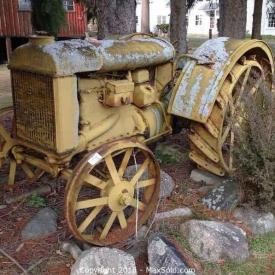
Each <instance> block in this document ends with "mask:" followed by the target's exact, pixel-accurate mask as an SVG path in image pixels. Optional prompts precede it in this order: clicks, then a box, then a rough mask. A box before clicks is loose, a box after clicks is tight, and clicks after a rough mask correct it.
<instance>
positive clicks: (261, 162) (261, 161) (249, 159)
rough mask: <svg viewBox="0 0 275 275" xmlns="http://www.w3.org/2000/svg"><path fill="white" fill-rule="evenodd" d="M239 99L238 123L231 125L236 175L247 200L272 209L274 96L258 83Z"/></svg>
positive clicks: (274, 201) (274, 199)
mask: <svg viewBox="0 0 275 275" xmlns="http://www.w3.org/2000/svg"><path fill="white" fill-rule="evenodd" d="M256 79H257V78H256ZM242 102H243V104H242V110H241V112H242V114H241V115H239V116H238V117H239V118H241V122H242V123H241V127H236V129H235V136H236V138H235V140H237V141H236V148H235V150H234V153H235V158H236V161H235V163H236V164H237V166H238V167H237V168H238V171H237V174H236V176H237V178H238V179H239V181H240V182H241V183H242V184H243V191H244V193H245V195H246V200H247V201H248V202H251V203H253V204H256V205H258V206H259V207H261V208H263V209H264V210H271V209H275V184H274V183H275V119H274V118H275V96H274V93H272V92H271V91H270V88H268V87H267V84H265V83H262V84H261V86H260V89H259V91H258V92H257V94H256V95H251V94H249V93H246V95H245V97H243V100H242Z"/></svg>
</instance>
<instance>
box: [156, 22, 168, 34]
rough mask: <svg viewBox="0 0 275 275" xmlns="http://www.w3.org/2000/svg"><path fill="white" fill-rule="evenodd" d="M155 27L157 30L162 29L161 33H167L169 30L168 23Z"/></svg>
mask: <svg viewBox="0 0 275 275" xmlns="http://www.w3.org/2000/svg"><path fill="white" fill-rule="evenodd" d="M156 27H157V29H158V30H160V31H162V32H163V33H168V31H169V24H159V25H157V26H156Z"/></svg>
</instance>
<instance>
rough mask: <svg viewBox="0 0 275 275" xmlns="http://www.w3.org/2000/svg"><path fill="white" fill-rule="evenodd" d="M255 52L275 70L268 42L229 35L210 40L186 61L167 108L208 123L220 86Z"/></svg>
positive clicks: (178, 114)
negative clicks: (232, 37) (237, 64)
mask: <svg viewBox="0 0 275 275" xmlns="http://www.w3.org/2000/svg"><path fill="white" fill-rule="evenodd" d="M252 55H255V56H256V58H257V57H259V58H261V59H262V60H263V59H264V60H266V65H267V66H269V68H268V70H269V71H270V72H271V73H273V57H272V52H271V50H270V48H269V47H268V45H267V44H266V43H264V42H263V41H259V40H247V41H243V40H234V39H229V38H227V37H220V38H217V39H212V40H208V41H207V42H205V43H204V44H202V45H201V46H200V47H199V48H198V49H196V51H195V52H194V53H193V55H191V56H184V57H185V59H187V61H186V62H185V65H184V67H183V70H182V73H181V76H180V77H179V79H178V81H177V84H176V86H175V88H174V90H173V94H172V98H171V99H172V100H171V101H170V104H169V108H168V112H169V113H170V114H173V115H176V116H180V117H184V118H187V119H191V120H195V121H198V122H202V123H205V122H206V120H207V118H208V117H209V115H210V113H211V111H212V108H213V106H214V103H215V100H216V97H217V95H218V93H219V91H220V89H221V86H222V84H223V82H224V80H225V79H226V77H227V76H228V74H229V73H230V71H231V70H232V68H233V67H234V65H235V64H236V63H237V62H238V61H239V60H240V58H241V57H243V56H246V57H249V56H252Z"/></svg>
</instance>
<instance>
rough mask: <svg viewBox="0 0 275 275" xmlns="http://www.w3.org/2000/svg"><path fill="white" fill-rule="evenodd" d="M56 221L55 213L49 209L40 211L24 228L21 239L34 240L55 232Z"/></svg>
mask: <svg viewBox="0 0 275 275" xmlns="http://www.w3.org/2000/svg"><path fill="white" fill-rule="evenodd" d="M56 220H57V216H56V213H55V212H54V211H53V210H52V209H51V208H48V207H47V208H43V209H41V210H40V211H39V212H38V213H37V214H36V215H35V216H34V217H33V218H32V219H31V220H30V221H29V222H28V223H27V224H26V226H25V227H24V229H23V231H22V233H21V235H22V239H23V240H28V239H35V238H38V237H41V236H44V235H47V234H50V233H53V232H56V228H57V224H56Z"/></svg>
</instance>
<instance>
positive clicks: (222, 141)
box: [221, 125, 231, 145]
mask: <svg viewBox="0 0 275 275" xmlns="http://www.w3.org/2000/svg"><path fill="white" fill-rule="evenodd" d="M230 130H231V126H230V125H228V126H226V128H225V130H224V132H223V134H222V138H221V145H223V144H224V142H225V140H226V138H227V137H228V135H229V133H230Z"/></svg>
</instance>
